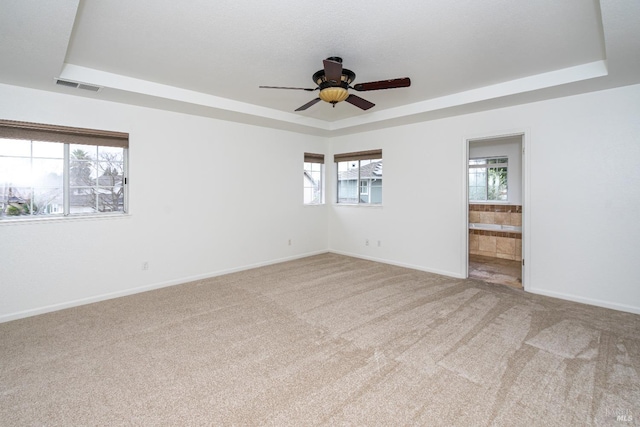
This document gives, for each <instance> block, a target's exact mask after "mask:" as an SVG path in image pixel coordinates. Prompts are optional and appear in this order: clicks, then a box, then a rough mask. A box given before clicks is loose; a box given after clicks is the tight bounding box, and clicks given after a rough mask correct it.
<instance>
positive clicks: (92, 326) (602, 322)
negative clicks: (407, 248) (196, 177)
mask: <svg viewBox="0 0 640 427" xmlns="http://www.w3.org/2000/svg"><path fill="white" fill-rule="evenodd" d="M603 286H606V284H604V283H603ZM0 344H1V346H0V425H3V426H26V425H48V426H73V425H91V426H93V425H144V426H154V425H173V426H179V425H180V426H181V425H277V426H280V425H292V426H307V425H354V426H374V425H380V426H400V425H425V426H438V425H442V426H452V425H456V426H457V425H459V426H485V425H497V426H543V425H544V426H546V425H549V426H556V425H557V426H569V425H571V426H587V425H612V426H614V425H615V426H626V425H639V423H638V419H639V418H640V316H637V315H632V314H628V313H620V312H615V311H612V310H606V309H601V308H596V307H590V306H585V305H580V304H575V303H569V302H565V301H560V300H555V299H551V298H545V297H539V296H535V295H529V294H525V293H524V292H522V291H519V290H514V289H511V288H507V287H504V286H499V285H487V284H484V283H482V282H480V281H472V280H458V279H452V278H447V277H443V276H438V275H434V274H429V273H423V272H418V271H415V270H409V269H404V268H400V267H393V266H389V265H384V264H378V263H374V262H369V261H364V260H359V259H354V258H349V257H344V256H339V255H334V254H325V255H319V256H314V257H309V258H305V259H301V260H296V261H291V262H286V263H282V264H278V265H273V266H268V267H263V268H259V269H254V270H249V271H245V272H241V273H235V274H230V275H226V276H221V277H217V278H213V279H208V280H203V281H199V282H195V283H189V284H185V285H181V286H175V287H171V288H165V289H161V290H157V291H153V292H147V293H143V294H138V295H134V296H130V297H126V298H119V299H114V300H110V301H105V302H101V303H97V304H91V305H86V306H83V307H77V308H73V309H68V310H63V311H59V312H56V313H50V314H46V315H41V316H36V317H32V318H28V319H23V320H18V321H13V322H8V323H4V324H0ZM619 416H621V417H625V418H618V417H619Z"/></svg>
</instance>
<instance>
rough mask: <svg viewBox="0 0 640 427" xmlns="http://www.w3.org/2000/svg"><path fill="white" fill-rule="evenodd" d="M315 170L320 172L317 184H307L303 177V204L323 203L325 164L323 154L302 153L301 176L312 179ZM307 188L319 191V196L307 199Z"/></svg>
mask: <svg viewBox="0 0 640 427" xmlns="http://www.w3.org/2000/svg"><path fill="white" fill-rule="evenodd" d="M316 168H317V169H316ZM315 172H319V173H320V179H319V180H318V182H317V186H313V187H311V186H307V185H306V180H304V179H303V185H302V187H303V188H302V190H303V195H302V202H303V204H304V205H305V206H315V205H323V204H324V203H325V190H324V189H325V185H324V181H325V165H324V154H314V153H304V163H303V178H304V177H306V179H308V180H313V174H314V173H315ZM308 189H313V190H315V191H317V192H318V193H319V197H318V198H317V199H316V198H313V199H312V200H311V201H307V190H308ZM314 200H315V201H314Z"/></svg>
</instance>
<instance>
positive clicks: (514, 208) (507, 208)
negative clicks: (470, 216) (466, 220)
mask: <svg viewBox="0 0 640 427" xmlns="http://www.w3.org/2000/svg"><path fill="white" fill-rule="evenodd" d="M469 212H506V213H522V206H521V205H502V204H500V205H492V204H485V203H482V204H469Z"/></svg>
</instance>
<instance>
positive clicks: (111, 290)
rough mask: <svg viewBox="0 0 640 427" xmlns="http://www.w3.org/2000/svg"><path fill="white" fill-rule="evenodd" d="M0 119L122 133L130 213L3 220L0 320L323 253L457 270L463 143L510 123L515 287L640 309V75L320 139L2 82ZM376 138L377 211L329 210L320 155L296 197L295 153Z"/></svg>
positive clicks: (342, 148)
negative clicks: (519, 208) (322, 197)
mask: <svg viewBox="0 0 640 427" xmlns="http://www.w3.org/2000/svg"><path fill="white" fill-rule="evenodd" d="M0 117H2V118H4V119H12V120H25V121H32V122H40V123H52V124H59V125H67V126H79V127H89V128H98V129H109V130H115V131H124V132H129V133H130V135H131V149H130V161H131V169H130V173H131V194H130V195H131V212H132V213H131V215H130V216H128V217H126V218H121V219H101V220H86V221H82V220H71V221H50V222H33V223H31V222H30V223H21V224H12V225H9V224H0V241H1V243H2V244H0V295H1V298H0V321H3V320H10V319H13V318H18V317H23V316H27V315H32V314H37V313H39V312H44V311H48V310H54V309H58V308H63V307H66V306H71V305H74V304H79V303H83V302H90V301H95V300H99V299H101V298H106V297H111V296H118V295H126V294H128V293H133V292H137V291H141V290H145V289H151V288H154V287H160V286H166V285H170V284H175V283H181V282H185V281H188V280H191V279H196V278H200V277H207V276H211V275H215V274H220V273H224V272H228V271H233V270H237V269H242V268H247V267H251V266H256V265H261V264H265V263H271V262H277V261H279V260H284V259H290V258H294V257H300V256H304V255H307V254H312V253H318V252H324V251H326V250H327V249H329V250H332V251H335V252H338V253H344V254H349V255H354V256H359V257H365V258H371V259H376V260H380V261H384V262H388V263H394V264H399V265H405V266H410V267H414V268H418V269H421V270H426V271H433V272H438V273H443V274H447V275H450V276H454V277H462V276H463V275H464V274H463V272H464V271H466V266H465V260H466V250H465V248H466V246H465V245H466V243H465V242H466V239H467V224H466V208H467V204H466V198H465V192H464V188H465V181H466V179H467V164H466V161H465V160H466V141H467V140H468V139H476V138H484V137H488V136H491V135H505V134H511V133H516V132H525V148H526V151H527V160H526V161H527V164H528V166H526V167H525V170H527V173H528V175H527V176H526V182H525V185H526V187H527V189H528V191H527V192H525V204H526V206H527V212H525V224H524V232H525V237H526V239H525V242H526V243H525V248H524V250H525V256H526V266H527V268H526V274H527V278H526V283H527V290H528V291H531V292H535V293H541V294H546V295H550V296H555V297H561V298H566V299H572V300H577V301H582V302H587V303H590V304H596V305H602V306H606V307H612V308H616V309H620V310H626V311H632V312H637V313H640V286H638V278H637V277H638V275H637V271H636V270H637V269H636V268H635V266H636V265H637V259H638V257H639V255H640V253H639V252H640V250H639V249H638V248H639V245H638V242H640V222H639V221H638V215H637V212H640V185H638V183H639V182H640V167H639V163H638V159H639V158H640V120H639V119H638V117H640V85H636V86H630V87H626V88H619V89H614V90H608V91H602V92H596V93H591V94H585V95H580V96H574V97H568V98H563V99H556V100H550V101H545V102H539V103H532V104H527V105H521V106H517V107H510V108H504V109H500V110H493V111H487V112H482V113H477V114H471V115H466V116H459V117H453V118H448V119H441V120H436V121H429V122H424V123H418V124H413V125H407V126H402V127H395V128H389V129H383V130H378V131H373V132H368V133H361V134H357V135H350V136H343V137H335V138H332V139H329V140H327V139H323V138H317V137H311V136H307V135H298V134H294V133H290V132H284V131H278V130H271V129H265V128H259V127H253V126H248V125H242V124H236V123H228V122H222V121H216V120H212V119H207V118H203V117H195V116H188V115H182V114H177V113H172V112H163V111H159V110H152V109H146V108H140V107H133V106H124V105H119V104H115V103H108V102H102V101H97V100H91V99H86V98H80V97H73V96H65V95H60V94H54V93H47V92H41V91H35V90H29V89H23V88H17V87H12V86H5V85H0ZM374 148H381V149H382V150H383V158H384V175H385V176H384V188H383V206H382V207H373V208H364V207H346V206H336V205H335V204H334V203H333V200H335V178H334V173H335V171H334V168H333V164H332V163H331V162H330V161H329V162H328V164H327V177H328V178H329V179H328V181H327V189H328V194H327V201H328V206H317V207H304V206H303V205H302V186H301V180H300V179H299V178H292V177H299V176H300V173H301V170H302V155H303V152H304V151H311V152H320V153H322V152H324V153H326V154H328V156H327V159H330V158H331V154H332V153H338V152H349V151H359V150H368V149H374ZM250 153H253V154H250ZM256 176H258V177H260V179H258V180H256ZM265 178H266V179H265ZM265 182H266V183H268V185H267V186H266V188H265V184H264V183H265ZM327 236H328V237H327ZM289 238H291V239H293V245H292V246H288V245H287V241H288V239H289ZM365 239H369V240H370V246H365V245H364V241H365ZM378 240H379V241H380V243H381V246H378V245H377V242H378ZM142 261H148V262H149V266H150V269H149V270H148V271H142V270H141V263H142Z"/></svg>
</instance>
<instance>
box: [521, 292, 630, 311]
mask: <svg viewBox="0 0 640 427" xmlns="http://www.w3.org/2000/svg"><path fill="white" fill-rule="evenodd" d="M526 291H527V292H531V293H532V294H537V295H544V296H547V297H552V298H558V299H563V300H567V301H573V302H579V303H582V304H588V305H595V306H596V307H603V308H610V309H612V310H617V311H625V312H627V313H634V314H640V307H634V306H631V305H626V304H617V303H613V302H609V301H603V300H600V299H593V298H585V297H580V296H577V295H572V294H565V293H562V292H553V291H547V290H544V289H537V288H530V287H528V288H527V289H526Z"/></svg>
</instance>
